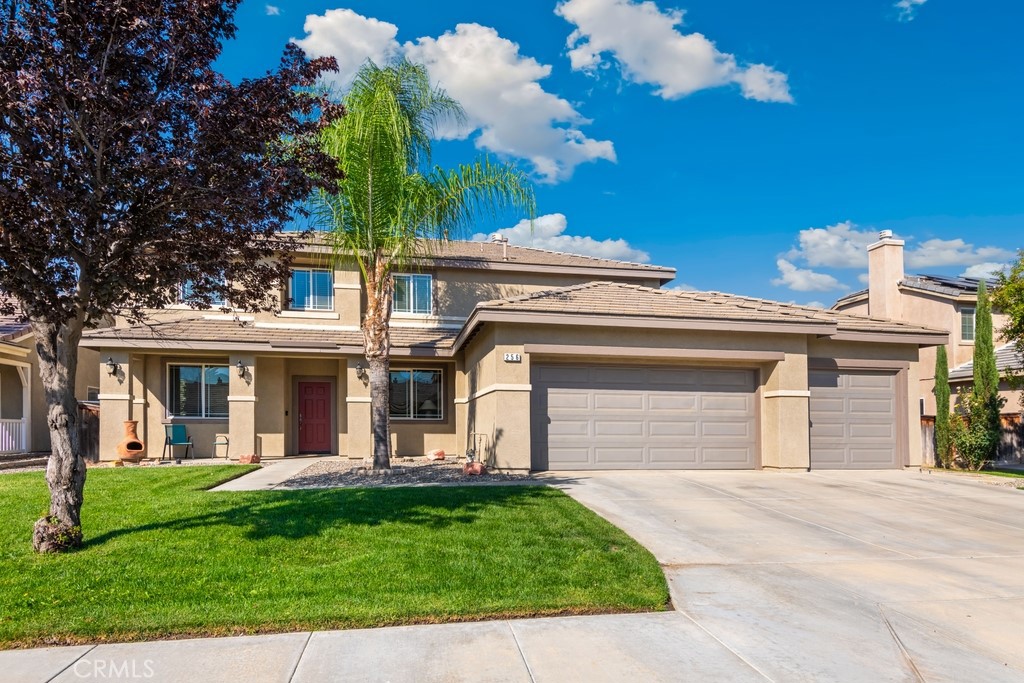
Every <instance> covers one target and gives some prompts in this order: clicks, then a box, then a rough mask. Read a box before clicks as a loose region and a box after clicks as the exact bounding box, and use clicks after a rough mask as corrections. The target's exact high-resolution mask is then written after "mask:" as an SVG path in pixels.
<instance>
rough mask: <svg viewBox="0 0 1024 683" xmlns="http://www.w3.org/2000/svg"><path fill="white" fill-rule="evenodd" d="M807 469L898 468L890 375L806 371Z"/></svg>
mask: <svg viewBox="0 0 1024 683" xmlns="http://www.w3.org/2000/svg"><path fill="white" fill-rule="evenodd" d="M809 384H810V390H811V403H810V413H811V469H819V470H825V469H828V470H836V469H851V470H852V469H861V470H871V469H885V468H891V467H899V465H900V463H899V458H898V449H897V439H896V431H897V430H896V374H895V373H892V372H843V371H831V370H828V371H817V370H814V371H811V373H810V377H809Z"/></svg>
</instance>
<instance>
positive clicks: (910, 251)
mask: <svg viewBox="0 0 1024 683" xmlns="http://www.w3.org/2000/svg"><path fill="white" fill-rule="evenodd" d="M912 240H913V238H907V242H908V246H907V250H906V252H905V255H904V258H905V261H906V265H907V267H908V268H909V269H921V268H936V267H942V266H971V265H976V264H980V263H986V262H995V261H998V260H1005V259H1008V258H1010V257H1011V256H1012V255H1013V254H1012V253H1011V252H1010V251H1007V250H1006V249H1001V248H999V247H975V246H974V245H973V244H969V243H967V242H965V241H964V240H962V239H959V238H957V239H951V240H943V239H937V238H936V239H930V240H925V241H924V242H921V243H920V244H918V245H916V246H911V245H910V244H909V243H910V242H912ZM797 241H798V244H799V245H798V246H797V247H794V248H793V249H790V250H789V251H788V252H787V253H786V254H785V256H786V258H787V259H789V260H790V261H803V262H805V263H806V264H807V265H809V266H813V267H823V266H824V267H828V268H865V267H867V264H868V252H867V248H868V245H869V244H873V243H875V242H877V241H878V231H877V230H860V229H858V226H857V225H856V224H854V223H852V222H850V221H843V222H842V223H836V224H835V225H830V226H828V227H825V228H807V229H806V230H801V231H800V233H799V235H798V237H797Z"/></svg>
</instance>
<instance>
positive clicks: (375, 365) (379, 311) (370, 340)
mask: <svg viewBox="0 0 1024 683" xmlns="http://www.w3.org/2000/svg"><path fill="white" fill-rule="evenodd" d="M375 256H376V258H374V263H373V270H372V271H371V270H369V269H368V270H367V272H366V274H367V281H366V316H365V317H364V318H363V348H364V350H365V352H366V362H367V364H368V365H369V366H370V420H371V426H372V431H373V468H374V469H390V468H391V418H390V414H391V374H390V368H391V331H390V327H391V298H392V287H393V285H392V279H391V272H390V269H389V264H388V262H387V257H386V256H385V255H384V254H376V255H375Z"/></svg>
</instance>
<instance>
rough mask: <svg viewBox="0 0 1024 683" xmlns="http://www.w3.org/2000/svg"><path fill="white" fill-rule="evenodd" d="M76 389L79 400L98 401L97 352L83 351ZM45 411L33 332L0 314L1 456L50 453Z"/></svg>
mask: <svg viewBox="0 0 1024 683" xmlns="http://www.w3.org/2000/svg"><path fill="white" fill-rule="evenodd" d="M75 387H76V389H75V395H76V396H77V397H78V400H80V401H85V400H93V401H95V400H98V394H99V354H98V353H97V352H96V351H92V350H89V349H80V351H79V359H78V373H77V375H76V378H75ZM46 412H47V410H46V397H45V395H44V394H43V384H42V380H41V379H40V378H39V367H38V360H37V358H36V350H35V340H34V338H33V337H32V330H31V328H30V327H29V324H28V323H27V322H24V321H22V320H21V319H20V318H18V317H17V316H3V315H0V453H26V452H46V451H49V450H50V430H49V427H47V425H46Z"/></svg>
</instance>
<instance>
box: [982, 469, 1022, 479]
mask: <svg viewBox="0 0 1024 683" xmlns="http://www.w3.org/2000/svg"><path fill="white" fill-rule="evenodd" d="M979 474H991V475H992V476H993V477H1010V478H1011V479H1024V471H1021V470H1010V469H1000V468H998V467H993V468H992V469H990V470H980V471H979Z"/></svg>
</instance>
